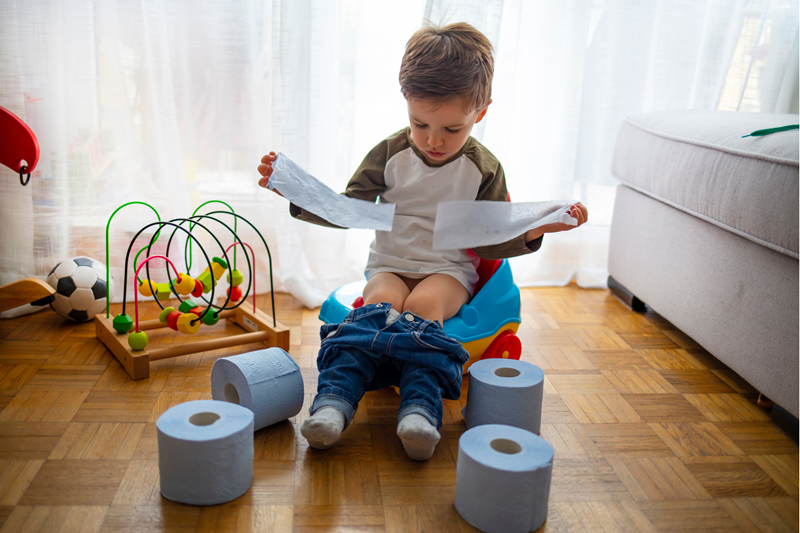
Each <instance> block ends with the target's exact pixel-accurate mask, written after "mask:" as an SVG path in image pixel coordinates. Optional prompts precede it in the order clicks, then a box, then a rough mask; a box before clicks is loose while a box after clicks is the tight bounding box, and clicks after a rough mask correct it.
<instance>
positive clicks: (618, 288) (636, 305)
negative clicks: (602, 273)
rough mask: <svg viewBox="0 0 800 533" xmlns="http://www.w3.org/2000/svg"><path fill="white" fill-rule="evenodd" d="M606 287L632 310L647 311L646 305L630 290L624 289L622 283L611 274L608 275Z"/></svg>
mask: <svg viewBox="0 0 800 533" xmlns="http://www.w3.org/2000/svg"><path fill="white" fill-rule="evenodd" d="M608 289H609V290H610V291H611V294H613V295H614V296H616V297H617V298H619V299H620V300H622V303H624V304H625V305H627V306H628V307H630V308H631V309H633V310H634V311H636V312H638V313H644V312H645V311H647V306H646V305H645V303H644V302H643V301H641V300H640V299H639V298H637V297H636V296H634V294H633V293H632V292H631V291H629V290H628V289H626V288H625V286H624V285H622V284H621V283H620V282H619V281H617V280H615V279H614V278H613V277H611V276H608Z"/></svg>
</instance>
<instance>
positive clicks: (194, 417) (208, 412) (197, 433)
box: [156, 400, 253, 505]
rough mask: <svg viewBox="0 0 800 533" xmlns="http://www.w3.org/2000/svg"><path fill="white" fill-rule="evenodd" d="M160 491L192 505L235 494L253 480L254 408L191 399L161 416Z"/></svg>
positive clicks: (220, 500) (221, 500) (228, 498)
mask: <svg viewBox="0 0 800 533" xmlns="http://www.w3.org/2000/svg"><path fill="white" fill-rule="evenodd" d="M156 428H157V429H158V470H159V473H160V475H161V494H163V495H164V497H165V498H167V499H168V500H172V501H175V502H180V503H188V504H190V505H217V504H220V503H225V502H229V501H231V500H234V499H236V498H238V497H239V496H241V495H242V494H244V493H245V492H247V489H249V488H250V485H251V484H252V483H253V413H252V411H250V410H249V409H245V408H244V407H241V406H239V405H234V404H232V403H227V402H217V401H214V400H197V401H193V402H186V403H182V404H179V405H176V406H175V407H172V408H171V409H169V410H167V412H165V413H164V414H163V415H161V416H160V417H159V419H158V421H157V422H156Z"/></svg>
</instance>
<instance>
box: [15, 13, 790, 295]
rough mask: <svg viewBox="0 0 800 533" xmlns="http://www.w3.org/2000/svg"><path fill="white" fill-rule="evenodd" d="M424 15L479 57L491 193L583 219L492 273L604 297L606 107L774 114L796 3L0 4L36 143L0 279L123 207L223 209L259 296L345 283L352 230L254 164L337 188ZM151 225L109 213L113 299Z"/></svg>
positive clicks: (356, 238) (391, 125) (181, 211)
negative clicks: (490, 70) (298, 202)
mask: <svg viewBox="0 0 800 533" xmlns="http://www.w3.org/2000/svg"><path fill="white" fill-rule="evenodd" d="M424 18H426V19H429V20H432V21H434V22H441V23H449V22H455V21H459V20H465V21H467V22H470V23H472V24H473V25H475V26H476V27H478V28H479V29H481V30H482V31H484V32H485V33H486V34H487V35H488V36H489V38H490V39H491V40H492V42H493V43H494V45H495V48H496V74H495V80H494V88H493V98H494V103H493V104H492V106H491V107H490V111H489V114H488V115H487V118H486V120H485V121H484V122H483V123H482V124H481V125H480V126H479V127H477V128H476V129H475V130H474V135H475V136H476V137H477V138H478V139H479V140H481V141H482V142H483V143H484V144H485V145H486V146H487V147H489V149H490V150H492V151H493V152H494V153H495V154H496V155H497V156H498V158H499V159H500V160H501V161H502V162H503V165H504V167H505V169H506V173H507V177H508V183H509V188H510V190H511V194H512V198H513V199H514V200H516V201H538V200H546V199H557V198H565V199H566V198H570V199H577V200H581V201H582V202H584V203H585V204H586V205H587V206H589V209H590V224H587V225H586V226H583V227H582V228H580V229H579V230H577V231H573V232H568V233H564V234H559V235H551V236H547V237H546V244H545V246H544V247H543V249H542V250H541V251H540V252H538V253H537V254H533V255H531V256H527V257H524V258H518V259H514V260H513V261H512V266H513V269H514V273H515V278H516V281H517V283H518V284H519V285H522V286H524V285H553V284H564V283H567V282H569V280H570V279H572V278H573V277H575V278H576V279H577V281H578V283H579V284H581V285H582V286H587V287H591V286H602V285H603V284H604V283H605V264H606V243H607V234H608V226H609V224H610V218H611V212H612V207H613V198H614V196H613V193H614V185H615V183H614V180H613V178H612V177H611V176H610V173H609V166H610V158H611V153H612V148H613V143H614V138H615V135H616V130H617V127H618V125H619V123H620V122H621V120H622V118H623V117H624V116H625V115H628V114H633V113H639V112H645V111H650V110H657V109H670V108H704V109H714V108H719V109H731V110H741V111H756V112H757V111H762V112H769V111H773V110H775V109H776V106H782V107H786V106H787V105H788V106H790V107H791V106H794V109H795V110H796V105H797V104H796V101H797V79H796V78H797V44H796V43H797V33H798V3H797V0H685V1H676V0H650V1H636V2H633V1H625V0H562V1H559V2H547V1H525V0H506V1H502V0H484V1H478V0H471V1H466V0H462V1H436V0H430V1H428V2H424V1H423V0H415V1H396V2H389V1H383V2H376V1H374V0H341V1H333V0H331V1H321V0H314V1H311V0H305V1H303V0H292V1H288V0H283V1H280V0H271V1H270V0H259V1H255V0H253V1H249V2H248V1H242V2H235V3H234V2H212V1H188V0H171V1H161V2H156V1H146V0H142V1H138V2H133V1H123V0H119V1H115V0H103V1H100V0H95V1H89V0H83V1H79V0H74V1H64V2H58V1H56V2H52V1H44V0H42V1H39V0H18V1H11V0H0V106H2V107H5V108H7V109H9V110H10V111H12V112H13V113H15V114H16V115H18V116H19V117H20V118H22V119H23V120H24V121H25V122H26V123H27V124H28V125H29V126H30V127H31V128H32V129H33V131H34V132H35V133H36V135H37V137H38V139H39V144H40V147H41V159H40V162H39V165H38V168H37V170H36V172H34V175H33V178H32V180H31V183H30V184H29V185H28V186H27V187H24V188H23V187H21V186H20V185H19V180H18V177H17V176H16V175H15V174H14V173H13V172H11V171H10V170H8V169H7V168H5V167H2V168H0V194H2V210H0V212H1V213H2V215H1V216H2V218H0V236H2V242H1V243H0V285H2V284H5V283H9V282H12V281H15V280H17V279H20V278H23V277H30V276H39V277H42V278H44V277H45V276H46V275H47V273H48V272H49V271H50V269H51V268H52V267H53V266H54V265H55V264H56V263H58V262H59V261H61V260H63V259H65V258H67V257H72V256H76V255H89V256H92V257H95V258H97V259H99V260H104V259H105V251H106V244H105V225H106V222H107V220H108V217H109V216H110V214H111V213H112V212H113V210H114V209H115V208H116V207H118V206H119V205H121V204H123V203H125V202H128V201H134V200H140V201H146V202H149V203H151V204H153V205H154V206H155V207H156V209H158V211H159V212H160V214H161V216H162V218H164V219H169V218H173V217H186V216H189V215H191V214H192V212H193V211H194V210H195V209H196V208H197V207H198V206H199V205H201V204H202V203H204V202H207V201H209V200H219V201H224V202H227V203H228V204H230V205H231V206H232V207H233V208H234V209H235V210H236V212H237V213H238V214H240V215H242V216H244V217H246V218H247V219H248V220H250V221H251V222H252V223H253V224H254V225H255V226H256V227H257V228H258V229H259V230H260V231H261V232H262V233H263V235H264V237H265V238H266V240H267V242H268V244H269V246H270V250H271V253H272V259H273V267H274V279H275V286H276V289H277V290H287V291H289V292H291V293H292V294H294V295H295V296H296V297H298V298H299V299H300V301H302V302H303V303H304V304H305V305H308V306H315V305H318V304H319V303H320V302H321V301H322V300H323V299H324V298H325V297H326V296H327V294H328V293H329V292H330V291H331V290H332V289H334V288H335V287H336V286H338V285H340V284H342V283H346V282H349V281H353V280H356V279H361V278H362V277H363V267H364V264H365V262H366V257H367V251H368V245H369V241H370V239H371V235H370V233H369V232H366V231H357V230H348V231H339V230H330V229H325V228H319V227H315V226H312V225H309V224H304V223H301V222H298V221H295V220H292V219H291V217H289V215H288V207H287V205H286V201H285V200H283V199H281V198H279V197H277V196H276V195H274V194H272V193H270V192H268V191H265V190H262V189H259V188H258V187H257V186H256V179H257V177H258V176H257V172H256V170H255V168H256V166H257V164H258V161H259V159H260V157H261V156H262V155H263V154H265V153H266V152H268V151H270V150H276V151H283V152H285V153H287V154H288V155H290V156H291V157H292V158H293V159H294V160H295V161H297V162H298V163H299V164H301V165H302V166H304V167H305V168H306V169H308V170H309V171H310V172H311V173H312V174H314V175H315V176H317V177H318V178H320V179H321V180H323V181H325V182H326V183H328V184H329V185H330V186H331V187H332V188H334V189H336V190H341V189H342V188H343V186H344V184H345V183H346V181H347V179H348V178H349V176H350V174H351V173H352V171H353V169H354V168H355V167H356V166H357V165H358V163H359V162H360V160H361V158H362V157H363V156H364V155H365V154H366V152H367V151H368V150H369V149H370V148H371V147H372V146H373V145H374V144H375V143H377V142H378V141H379V140H381V139H382V138H384V137H385V136H386V135H388V134H389V133H391V132H393V131H396V130H398V129H400V128H402V127H404V126H405V125H406V123H407V117H406V113H405V102H404V100H403V99H402V97H401V95H400V91H399V87H398V83H397V74H398V70H399V64H400V58H401V56H402V53H403V48H404V45H405V42H406V41H407V39H408V37H409V36H410V35H411V33H412V32H413V31H414V29H416V28H417V27H419V25H420V24H421V23H422V21H423V19H424ZM793 46H794V49H793ZM792 57H793V58H794V59H791V58H792ZM790 67H792V68H790ZM787 72H791V74H790V75H789V76H788V77H787V75H786V73H787ZM786 102H788V104H787V103H786ZM780 110H788V109H782V108H781V109H780ZM220 208H222V209H224V207H222V206H221V204H211V205H208V206H205V207H204V208H203V209H202V212H208V211H211V210H216V209H220ZM153 220H154V219H153V217H152V215H151V212H150V211H149V210H147V209H146V208H144V207H142V206H133V207H129V208H126V209H125V210H123V211H121V212H120V214H119V215H117V217H116V218H115V219H114V223H113V224H112V228H111V239H110V244H109V252H110V256H111V259H110V263H111V266H112V275H113V276H114V277H115V279H116V280H117V295H116V298H117V300H119V298H121V296H122V294H121V292H122V283H121V279H122V276H123V272H124V261H125V252H126V250H127V247H128V245H129V243H130V240H131V238H132V237H133V235H134V234H135V233H136V232H137V231H138V230H139V229H141V228H142V227H144V226H145V225H147V224H149V223H151V222H153ZM214 233H215V235H217V236H218V237H219V238H220V239H221V240H222V241H223V244H225V245H226V246H227V244H229V243H231V242H232V237H231V236H230V234H226V233H227V231H226V230H224V229H222V228H221V227H216V229H215V230H214ZM239 233H240V237H241V238H242V239H243V240H245V241H246V242H248V243H250V244H252V245H253V248H254V249H255V250H256V253H257V259H256V263H257V269H258V292H264V291H265V290H268V277H267V268H266V264H267V261H266V259H267V254H266V251H265V250H264V248H263V245H261V243H260V240H259V239H258V237H257V236H256V235H255V232H253V231H252V230H250V229H248V228H246V225H245V224H243V223H240V224H239ZM199 238H200V239H201V241H203V243H204V246H206V247H208V251H209V254H210V255H219V253H220V252H219V251H218V250H216V249H214V247H215V246H216V245H215V244H213V241H212V240H211V239H210V238H209V237H208V236H206V235H203V234H200V235H199ZM178 240H182V239H181V238H179V239H178ZM141 242H142V244H144V243H145V241H143V240H142V241H141ZM212 244H213V246H212ZM137 248H138V247H137ZM161 251H163V245H162V248H161ZM195 251H196V250H195ZM180 255H181V254H179V253H178V248H177V247H175V248H173V249H171V253H170V257H177V258H179V259H180ZM195 255H197V254H195ZM240 257H241V256H240ZM195 260H196V261H197V260H199V257H196V258H195ZM240 261H241V259H240ZM180 263H181V261H179V268H180ZM194 268H197V267H196V266H195V267H194ZM240 269H242V270H244V267H242V266H240ZM159 270H160V269H159ZM128 277H129V280H128V284H129V289H128V290H129V291H130V290H131V287H132V283H133V282H132V280H131V279H130V278H131V277H132V276H131V275H130V274H129V276H128ZM161 281H163V280H161ZM129 295H130V293H129Z"/></svg>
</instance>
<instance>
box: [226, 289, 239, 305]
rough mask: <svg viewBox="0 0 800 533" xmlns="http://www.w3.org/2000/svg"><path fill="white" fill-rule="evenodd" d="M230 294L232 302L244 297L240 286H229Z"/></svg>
mask: <svg viewBox="0 0 800 533" xmlns="http://www.w3.org/2000/svg"><path fill="white" fill-rule="evenodd" d="M228 294H229V295H230V297H231V301H232V302H238V301H239V300H241V299H242V289H240V288H239V287H228Z"/></svg>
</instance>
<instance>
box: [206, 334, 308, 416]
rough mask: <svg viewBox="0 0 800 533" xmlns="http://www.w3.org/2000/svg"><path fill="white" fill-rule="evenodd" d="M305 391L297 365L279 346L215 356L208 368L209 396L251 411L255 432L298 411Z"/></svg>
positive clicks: (301, 405) (301, 406)
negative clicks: (217, 357) (209, 369)
mask: <svg viewBox="0 0 800 533" xmlns="http://www.w3.org/2000/svg"><path fill="white" fill-rule="evenodd" d="M304 392H305V391H304V388H303V375H302V374H301V373H300V367H299V366H298V365H297V363H296V362H295V361H294V359H292V358H291V356H290V355H289V354H288V353H286V352H285V351H283V350H282V349H280V348H267V349H266V350H258V351H255V352H248V353H243V354H241V355H234V356H232V357H224V358H222V359H217V360H216V361H215V362H214V366H213V367H212V368H211V396H212V397H213V398H214V399H215V400H222V401H226V402H231V403H235V404H239V405H241V406H243V407H247V408H248V409H250V410H251V411H253V414H254V416H255V425H254V431H258V430H259V429H261V428H265V427H267V426H271V425H272V424H275V423H276V422H280V421H281V420H286V419H287V418H291V417H293V416H294V415H296V414H297V413H299V412H300V409H302V408H303V398H304Z"/></svg>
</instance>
